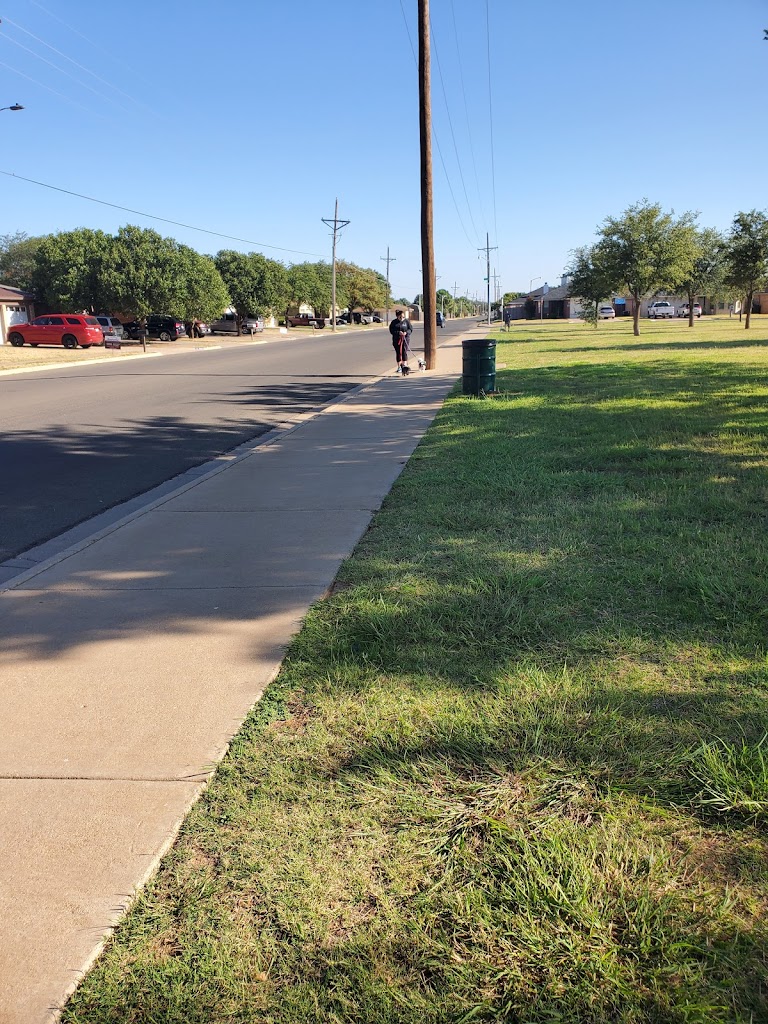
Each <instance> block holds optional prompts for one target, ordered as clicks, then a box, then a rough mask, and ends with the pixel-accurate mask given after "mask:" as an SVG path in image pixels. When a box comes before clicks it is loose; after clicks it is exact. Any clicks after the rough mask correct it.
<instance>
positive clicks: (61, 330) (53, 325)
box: [8, 313, 104, 348]
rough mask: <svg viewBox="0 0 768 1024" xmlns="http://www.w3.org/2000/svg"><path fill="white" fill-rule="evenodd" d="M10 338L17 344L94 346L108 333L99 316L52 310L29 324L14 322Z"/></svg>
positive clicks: (67, 346)
mask: <svg viewBox="0 0 768 1024" xmlns="http://www.w3.org/2000/svg"><path fill="white" fill-rule="evenodd" d="M8 341H10V343H11V344H12V345H13V346H14V347H15V348H21V346H22V345H23V344H24V343H25V342H27V344H29V345H31V346H32V348H37V346H38V345H63V346H64V348H77V346H78V345H79V346H80V348H90V347H91V346H92V345H103V344H104V332H103V331H102V329H101V324H100V323H99V321H98V320H97V319H96V317H95V316H86V315H84V314H82V313H49V314H48V315H47V316H37V317H35V319H34V320H33V321H32V322H31V323H28V324H14V325H13V330H12V331H11V332H10V333H9V335H8Z"/></svg>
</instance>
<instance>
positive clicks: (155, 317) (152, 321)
mask: <svg viewBox="0 0 768 1024" xmlns="http://www.w3.org/2000/svg"><path fill="white" fill-rule="evenodd" d="M186 333H187V332H186V331H185V329H184V324H183V323H182V321H181V320H178V319H177V318H176V317H175V316H161V315H160V314H159V313H150V315H149V316H148V317H147V334H148V335H149V337H150V338H159V339H160V341H176V339H177V338H180V337H181V336H182V335H184V334H186Z"/></svg>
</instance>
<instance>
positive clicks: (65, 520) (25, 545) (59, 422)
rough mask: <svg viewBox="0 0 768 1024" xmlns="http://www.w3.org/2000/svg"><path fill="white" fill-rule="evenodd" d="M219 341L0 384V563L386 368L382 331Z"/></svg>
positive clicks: (451, 332) (0, 379)
mask: <svg viewBox="0 0 768 1024" xmlns="http://www.w3.org/2000/svg"><path fill="white" fill-rule="evenodd" d="M466 323H467V321H459V322H458V323H453V322H450V323H449V324H448V325H447V326H446V327H445V328H444V329H442V330H439V331H438V345H440V344H445V343H450V341H451V340H453V339H454V338H455V339H456V340H458V338H459V337H460V335H461V332H462V329H463V328H464V327H465V326H466ZM224 344H225V345H227V346H228V347H227V348H222V349H218V350H198V351H196V352H187V353H182V352H179V353H177V354H168V355H163V356H162V357H160V358H153V359H146V360H129V361H127V362H124V361H119V362H118V361H115V362H114V363H108V364H97V365H90V366H81V367H62V368H60V369H58V368H57V369H50V370H46V371H40V372H34V373H19V374H13V375H8V376H0V524H2V525H1V526H0V562H2V561H4V560H6V559H8V558H11V557H12V556H14V555H17V554H20V553H22V552H24V551H27V550H28V549H30V548H32V547H34V546H35V545H37V544H39V543H41V542H42V541H45V540H48V539H50V538H52V537H56V536H58V535H59V534H61V533H63V532H64V531H65V530H67V529H69V528H70V527H72V526H74V525H76V524H77V523H81V522H83V521H85V520H87V519H89V518H91V517H92V516H94V515H96V514H98V513H99V512H103V511H104V510H106V509H109V508H112V507H113V506H115V505H117V504H120V503H121V502H123V501H126V500H127V499H129V498H132V497H135V496H136V495H140V494H143V493H144V492H145V491H148V490H150V489H151V488H152V487H155V486H157V485H158V484H161V483H163V482H164V481H166V480H169V479H171V478H172V477H175V476H177V475H178V474H180V473H183V472H184V471H186V470H188V469H189V468H190V467H192V466H196V465H199V464H201V463H204V462H207V461H208V460H210V459H212V458H215V457H216V456H218V455H221V454H222V453H224V452H226V451H229V450H231V449H232V448H235V447H237V445H239V444H242V443H244V442H245V441H248V440H251V439H253V438H255V437H258V436H259V435H261V434H263V433H266V432H267V431H268V430H270V429H272V428H273V427H275V426H279V425H281V424H286V423H287V422H290V421H291V418H292V417H293V416H295V414H296V413H299V412H303V411H308V410H311V409H316V408H319V407H321V406H322V405H324V404H325V403H327V402H328V401H330V400H331V399H332V398H335V397H336V396H337V395H339V394H341V393H343V392H344V391H346V390H349V389H350V388H352V387H355V386H356V385H358V384H360V383H361V382H363V381H364V380H365V379H366V378H367V377H370V376H378V375H380V374H381V373H387V372H390V371H394V368H395V360H394V356H393V352H392V347H391V343H390V339H389V334H388V332H387V330H386V328H381V329H375V330H369V331H364V332H361V331H355V332H346V333H345V332H339V333H338V334H337V335H335V336H334V335H333V334H332V333H331V332H330V331H328V330H326V331H323V332H322V333H319V332H318V333H315V334H313V335H309V336H307V337H306V338H305V337H302V338H300V339H295V338H291V339H286V338H280V339H279V340H275V341H274V342H270V343H268V344H265V345H234V346H233V342H231V341H227V342H225V343H224ZM412 344H413V349H414V360H413V364H415V356H416V355H420V354H421V350H422V348H423V341H422V330H421V327H420V326H417V327H416V329H415V331H414V335H413V339H412ZM38 352H39V354H40V356H41V357H44V350H41V349H38ZM42 361H44V358H41V362H42ZM438 368H439V360H438Z"/></svg>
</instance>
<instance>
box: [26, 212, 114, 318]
mask: <svg viewBox="0 0 768 1024" xmlns="http://www.w3.org/2000/svg"><path fill="white" fill-rule="evenodd" d="M113 241H114V240H113V238H112V237H111V236H110V235H107V234H105V232H103V231H93V230H91V229H90V228H77V229H76V230H74V231H62V232H60V233H59V234H55V235H45V236H44V237H43V238H41V239H40V244H39V245H38V246H37V249H36V250H35V265H34V270H33V272H32V282H31V283H32V290H33V291H34V292H35V294H36V296H37V299H38V302H39V303H40V304H41V305H42V306H48V307H50V308H51V309H56V310H61V311H62V312H64V313H74V312H77V311H79V310H88V311H89V312H91V313H96V312H100V311H101V310H103V309H108V308H109V303H108V295H107V291H106V288H105V273H104V272H105V264H106V262H107V261H108V258H109V253H110V249H111V246H112V244H113Z"/></svg>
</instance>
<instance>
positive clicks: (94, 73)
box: [0, 18, 137, 102]
mask: <svg viewBox="0 0 768 1024" xmlns="http://www.w3.org/2000/svg"><path fill="white" fill-rule="evenodd" d="M0 21H5V22H7V23H8V24H9V25H13V27H14V28H17V29H18V30H19V31H20V32H24V33H25V34H26V35H28V36H30V37H31V38H32V39H34V40H35V42H37V43H41V44H42V45H43V46H47V47H48V49H49V50H53V52H54V53H56V54H58V56H59V57H63V58H64V60H68V61H69V62H70V64H74V65H75V67H76V68H79V69H80V70H81V71H85V72H86V74H89V75H91V76H92V77H93V78H95V79H96V81H97V82H101V84H102V85H106V86H107V87H108V88H109V89H114V90H115V92H118V93H120V95H121V96H124V97H125V98H126V99H127V100H131V102H137V101H136V100H134V98H133V96H130V95H129V94H128V93H127V92H123V90H122V89H118V87H117V86H116V85H113V84H112V83H111V82H108V81H107V80H106V78H102V77H101V76H100V75H97V74H96V72H95V71H92V70H91V69H90V68H89V67H86V66H85V64H80V63H79V62H78V61H76V60H75V59H74V58H73V57H69V56H68V55H67V54H66V53H63V52H62V51H61V50H57V49H56V47H55V46H51V44H50V43H46V41H45V40H44V39H41V38H40V36H36V35H35V33H34V32H30V31H29V29H27V28H24V26H23V25H19V24H18V23H17V22H15V21H11V19H10V18H2V19H0ZM11 41H13V40H11Z"/></svg>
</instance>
